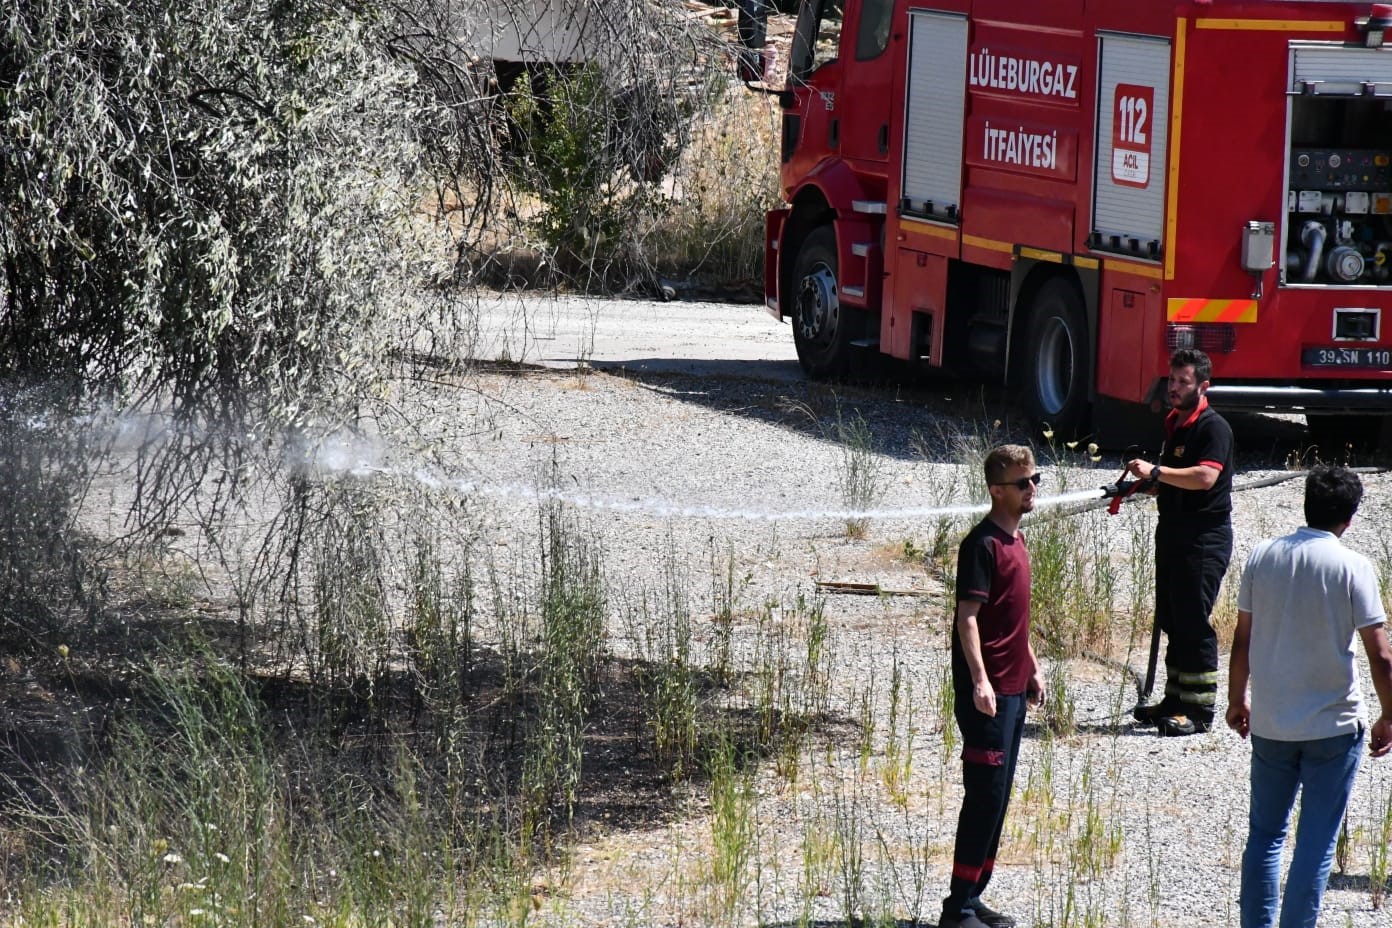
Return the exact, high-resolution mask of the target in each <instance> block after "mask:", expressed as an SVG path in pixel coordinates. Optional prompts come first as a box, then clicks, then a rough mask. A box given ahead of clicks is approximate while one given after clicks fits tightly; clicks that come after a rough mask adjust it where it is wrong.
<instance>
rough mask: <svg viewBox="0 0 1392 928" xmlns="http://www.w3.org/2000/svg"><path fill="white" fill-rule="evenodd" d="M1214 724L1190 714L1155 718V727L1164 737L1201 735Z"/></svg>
mask: <svg viewBox="0 0 1392 928" xmlns="http://www.w3.org/2000/svg"><path fill="white" fill-rule="evenodd" d="M1212 724H1213V723H1212V722H1206V721H1204V720H1203V719H1196V718H1194V717H1193V716H1189V715H1162V716H1161V717H1160V718H1158V719H1156V720H1155V728H1156V730H1157V731H1158V732H1159V733H1160V737H1162V738H1179V737H1183V736H1184V735H1201V734H1203V733H1204V732H1206V731H1208V729H1209V727H1210V726H1211V725H1212Z"/></svg>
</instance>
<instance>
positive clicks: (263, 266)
mask: <svg viewBox="0 0 1392 928" xmlns="http://www.w3.org/2000/svg"><path fill="white" fill-rule="evenodd" d="M393 25H394V22H393V19H392V18H391V16H389V15H388V14H387V13H385V12H383V11H381V10H377V9H375V8H373V7H371V6H368V5H358V4H349V5H343V4H336V3H328V2H310V3H297V4H282V3H276V2H269V0H233V2H230V3H225V4H211V5H209V4H197V5H193V6H189V5H186V4H176V3H168V2H154V0H150V2H140V3H118V2H114V0H74V2H67V0H64V2H58V0H34V2H29V3H23V4H11V5H9V6H8V7H7V9H6V11H5V12H4V13H3V14H0V49H3V52H0V123H2V125H0V136H3V137H4V138H6V139H7V140H10V144H5V145H0V275H3V276H0V385H3V388H2V390H0V392H3V393H4V394H5V395H8V396H35V395H42V396H43V398H44V403H43V406H44V409H43V415H42V416H40V417H37V418H36V416H35V413H34V412H33V410H28V409H26V408H25V404H23V403H10V404H6V405H5V406H4V407H3V409H0V420H3V421H0V438H3V443H0V470H3V471H4V472H5V473H7V475H9V476H8V477H7V479H6V481H5V482H4V484H3V486H0V515H3V516H5V517H6V518H7V519H8V520H9V521H10V522H11V524H14V523H16V522H21V523H24V531H25V532H26V533H27V534H29V535H30V536H31V541H32V543H33V544H37V545H39V546H40V547H43V548H44V549H45V550H47V551H49V552H52V551H55V550H59V549H64V550H70V549H71V548H72V545H73V542H72V538H71V535H72V533H71V532H69V531H67V530H66V529H67V525H68V522H69V521H70V519H71V513H72V509H71V506H72V505H73V502H74V495H75V494H77V493H79V492H80V490H81V486H82V479H83V478H82V475H83V474H84V473H86V472H88V470H89V469H90V468H91V466H92V465H93V462H94V460H95V456H96V454H97V453H98V452H99V451H100V450H101V445H102V439H109V438H110V436H111V435H113V434H115V433H116V432H118V431H119V430H120V429H121V428H125V427H126V426H127V425H128V423H129V421H130V420H129V419H128V418H127V412H128V411H130V410H141V411H142V412H144V413H150V412H155V413H158V419H155V420H146V425H145V427H144V428H143V430H141V431H140V434H139V435H138V436H137V438H136V441H135V442H134V445H135V447H136V450H137V453H138V468H139V478H138V488H137V492H136V494H135V498H134V501H133V503H132V506H133V509H134V516H135V518H134V524H135V526H136V528H137V529H141V528H156V529H158V528H160V527H162V525H163V524H164V523H165V522H166V521H167V520H168V519H170V518H171V517H172V513H173V510H174V509H175V508H177V506H178V505H179V504H180V503H181V502H183V501H185V500H187V499H188V498H189V496H190V494H192V493H193V492H194V490H195V487H196V486H197V485H198V483H199V482H200V481H201V480H202V479H203V478H204V476H205V475H208V474H209V473H210V471H211V472H213V473H214V474H216V473H223V474H227V475H231V474H235V473H237V472H238V471H239V469H241V468H244V467H246V466H249V463H248V462H249V461H250V460H252V459H253V458H254V457H255V456H256V455H258V454H261V455H264V453H265V452H266V451H272V446H274V445H275V444H277V443H278V442H279V441H280V440H281V439H282V438H283V437H285V436H287V435H303V436H312V435H313V434H314V433H315V432H316V431H317V430H318V429H320V428H322V427H324V426H325V425H333V424H336V423H338V422H340V421H343V420H345V419H349V418H351V417H352V416H353V415H354V414H355V412H356V409H357V405H358V404H359V403H360V402H361V401H362V399H363V398H364V397H366V396H370V395H372V393H373V391H374V390H376V389H378V386H379V384H380V379H381V370H382V364H383V362H384V361H385V359H386V357H387V355H388V352H389V351H390V350H391V349H392V348H394V347H395V345H396V344H397V343H398V341H399V339H401V338H402V337H403V336H408V335H409V334H410V333H411V332H413V331H415V330H416V329H417V328H419V326H420V324H421V322H422V321H424V318H425V313H424V308H423V306H422V305H420V304H416V303H412V302H411V301H406V300H402V299H401V298H400V294H401V293H403V292H411V291H414V290H418V289H419V284H420V283H422V282H426V281H429V280H431V279H434V278H435V277H437V276H438V275H439V274H440V273H441V267H440V266H439V259H440V258H441V257H442V254H443V253H442V249H441V248H440V247H439V246H440V245H441V244H442V243H443V239H440V240H435V239H432V238H431V235H432V234H434V233H435V232H436V231H437V229H436V228H434V227H432V226H431V225H430V224H429V223H427V222H425V221H424V220H423V218H422V214H421V210H420V209H419V206H420V201H421V197H422V195H423V193H424V192H425V191H428V190H430V189H431V187H432V183H431V176H430V174H429V173H428V170H427V169H428V168H430V167H432V166H435V167H438V166H439V165H440V163H441V160H442V159H441V157H440V156H441V148H440V145H439V140H438V139H424V140H423V139H422V138H421V137H419V136H418V134H417V132H416V127H418V126H421V125H429V124H431V123H432V122H434V121H437V116H438V115H439V114H440V112H441V107H440V106H439V105H438V104H437V103H433V102H432V100H433V98H432V96H431V95H430V94H429V93H427V92H425V90H424V89H423V85H422V82H421V81H420V80H419V79H418V78H419V74H418V71H417V70H416V69H415V68H414V67H413V66H412V64H411V62H410V61H409V60H399V58H401V57H403V56H399V55H397V54H396V53H395V52H396V50H394V49H393V48H392V46H391V37H392V36H393V35H394V34H395V32H394V29H393ZM36 421H45V422H48V423H50V427H48V428H45V429H37V428H35V426H34V424H33V423H35V422H36ZM53 423H63V424H64V427H65V428H72V427H76V426H77V425H81V426H82V427H83V431H85V436H81V437H77V438H73V437H71V436H70V435H68V434H65V432H64V431H63V430H62V429H59V428H58V427H57V426H56V425H53ZM271 459H272V460H274V452H273V453H272V458H271ZM54 473H62V474H64V475H66V478H67V479H68V480H69V481H71V483H70V485H69V486H68V487H67V488H66V489H67V490H68V491H69V492H68V493H66V494H58V496H59V497H60V498H50V499H47V500H46V501H44V502H43V503H42V504H41V503H40V502H39V500H40V499H41V498H42V497H43V491H42V489H41V488H42V485H43V482H44V481H45V479H46V475H48V474H54ZM236 486H237V481H236V480H227V481H223V482H221V483H219V484H217V490H218V492H220V493H223V494H230V493H233V492H235V488H236ZM41 508H43V509H45V510H46V513H45V516H44V518H43V519H42V520H40V519H37V518H33V517H31V516H26V514H32V513H35V512H37V511H39V510H40V509H41ZM210 508H211V510H212V511H214V512H216V511H217V510H218V509H219V508H220V507H219V505H218V504H217V503H216V502H214V503H213V504H212V505H211V507H210ZM26 520H27V521H26ZM26 557H29V555H28V554H27V553H25V552H24V551H23V550H21V549H18V548H8V549H7V553H6V554H5V555H0V558H4V559H5V560H6V563H5V565H3V566H4V567H5V571H4V572H5V574H6V575H7V576H8V577H10V578H18V577H20V576H22V574H23V571H24V570H25V569H30V568H24V567H22V566H21V565H20V564H19V560H20V559H22V558H26ZM26 563H28V564H29V565H30V567H31V568H32V566H33V559H32V558H29V560H28V561H26ZM63 564H76V561H74V560H73V559H72V558H70V557H69V558H66V559H61V558H60V559H58V560H57V561H56V562H55V563H53V564H51V565H50V566H62V565H63ZM39 566H40V567H42V566H43V565H39ZM74 569H77V568H74ZM14 586H15V584H14V583H12V582H7V583H6V584H5V587H6V588H9V589H10V590H11V592H12V591H13V588H14ZM0 592H3V590H0ZM6 601H13V596H12V595H11V596H6Z"/></svg>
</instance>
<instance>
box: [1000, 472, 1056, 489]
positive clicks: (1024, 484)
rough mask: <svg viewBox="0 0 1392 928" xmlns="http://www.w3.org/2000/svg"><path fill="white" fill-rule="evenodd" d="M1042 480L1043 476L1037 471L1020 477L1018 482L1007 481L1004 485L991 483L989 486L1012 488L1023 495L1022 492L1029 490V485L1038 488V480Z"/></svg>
mask: <svg viewBox="0 0 1392 928" xmlns="http://www.w3.org/2000/svg"><path fill="white" fill-rule="evenodd" d="M1043 479H1044V475H1043V474H1041V473H1040V472H1039V471H1035V472H1034V473H1032V474H1030V475H1029V476H1028V477H1021V478H1020V479H1019V480H1007V481H1005V482H1004V483H993V484H991V486H993V487H1014V488H1015V489H1017V490H1019V491H1020V492H1021V493H1023V492H1025V490H1027V489H1029V485H1030V484H1031V483H1032V484H1034V485H1035V486H1039V481H1040V480H1043Z"/></svg>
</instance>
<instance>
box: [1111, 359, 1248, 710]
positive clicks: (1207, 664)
mask: <svg viewBox="0 0 1392 928" xmlns="http://www.w3.org/2000/svg"><path fill="white" fill-rule="evenodd" d="M1212 372H1213V365H1212V362H1211V361H1209V358H1208V355H1206V354H1204V353H1203V352H1202V351H1198V350H1195V349H1192V348H1181V349H1179V350H1178V351H1176V352H1175V353H1174V354H1173V355H1171V356H1170V378H1169V383H1168V398H1169V402H1170V412H1169V414H1168V415H1167V416H1166V417H1165V444H1164V447H1163V450H1162V451H1161V454H1160V460H1159V462H1158V463H1155V464H1151V463H1150V462H1148V461H1143V460H1140V459H1139V458H1137V459H1134V460H1131V461H1128V462H1127V464H1126V469H1127V470H1128V471H1129V472H1130V473H1132V474H1134V475H1135V476H1136V477H1137V478H1138V479H1141V480H1146V481H1149V482H1150V483H1151V490H1150V492H1152V493H1154V494H1156V496H1157V504H1158V508H1159V511H1160V517H1159V521H1158V522H1157V524H1156V528H1155V622H1156V624H1157V625H1158V626H1159V628H1160V630H1161V631H1163V632H1164V633H1165V637H1166V639H1167V642H1168V643H1167V646H1166V649H1165V695H1164V698H1163V699H1161V700H1160V702H1158V703H1155V704H1154V705H1150V706H1137V707H1136V710H1135V718H1136V720H1137V721H1138V722H1142V723H1146V724H1150V723H1154V724H1155V726H1156V729H1157V730H1158V731H1159V733H1160V734H1161V735H1192V734H1195V733H1197V732H1205V731H1208V729H1209V728H1210V726H1212V724H1213V713H1214V706H1215V704H1216V701H1217V695H1218V635H1217V633H1216V632H1215V631H1214V630H1213V625H1212V623H1211V622H1210V621H1209V614H1210V613H1211V612H1212V611H1213V603H1214V601H1215V600H1216V599H1217V598H1218V588H1219V586H1220V585H1221V584H1222V582H1223V574H1224V573H1226V572H1227V569H1228V561H1229V560H1230V559H1231V558H1232V544H1233V535H1232V471H1233V464H1232V458H1233V438H1232V428H1231V427H1230V426H1229V425H1228V423H1227V420H1225V419H1224V418H1223V417H1222V416H1220V415H1218V414H1217V413H1216V412H1214V411H1213V410H1212V409H1210V408H1209V405H1208V398H1207V397H1206V396H1205V394H1206V393H1207V392H1208V387H1209V378H1210V377H1211V376H1212Z"/></svg>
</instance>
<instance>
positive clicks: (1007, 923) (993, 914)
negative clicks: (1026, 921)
mask: <svg viewBox="0 0 1392 928" xmlns="http://www.w3.org/2000/svg"><path fill="white" fill-rule="evenodd" d="M967 904H968V905H970V906H971V907H972V912H973V913H974V914H975V915H976V918H977V920H978V921H980V922H982V923H984V924H986V925H988V926H990V928H1015V924H1016V922H1015V919H1014V918H1013V917H1012V916H1009V915H1006V914H1005V913H1004V912H997V911H996V910H995V909H993V908H991V907H990V906H989V905H987V904H986V903H984V902H982V901H981V900H980V899H978V900H976V901H975V902H969V903H967Z"/></svg>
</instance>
